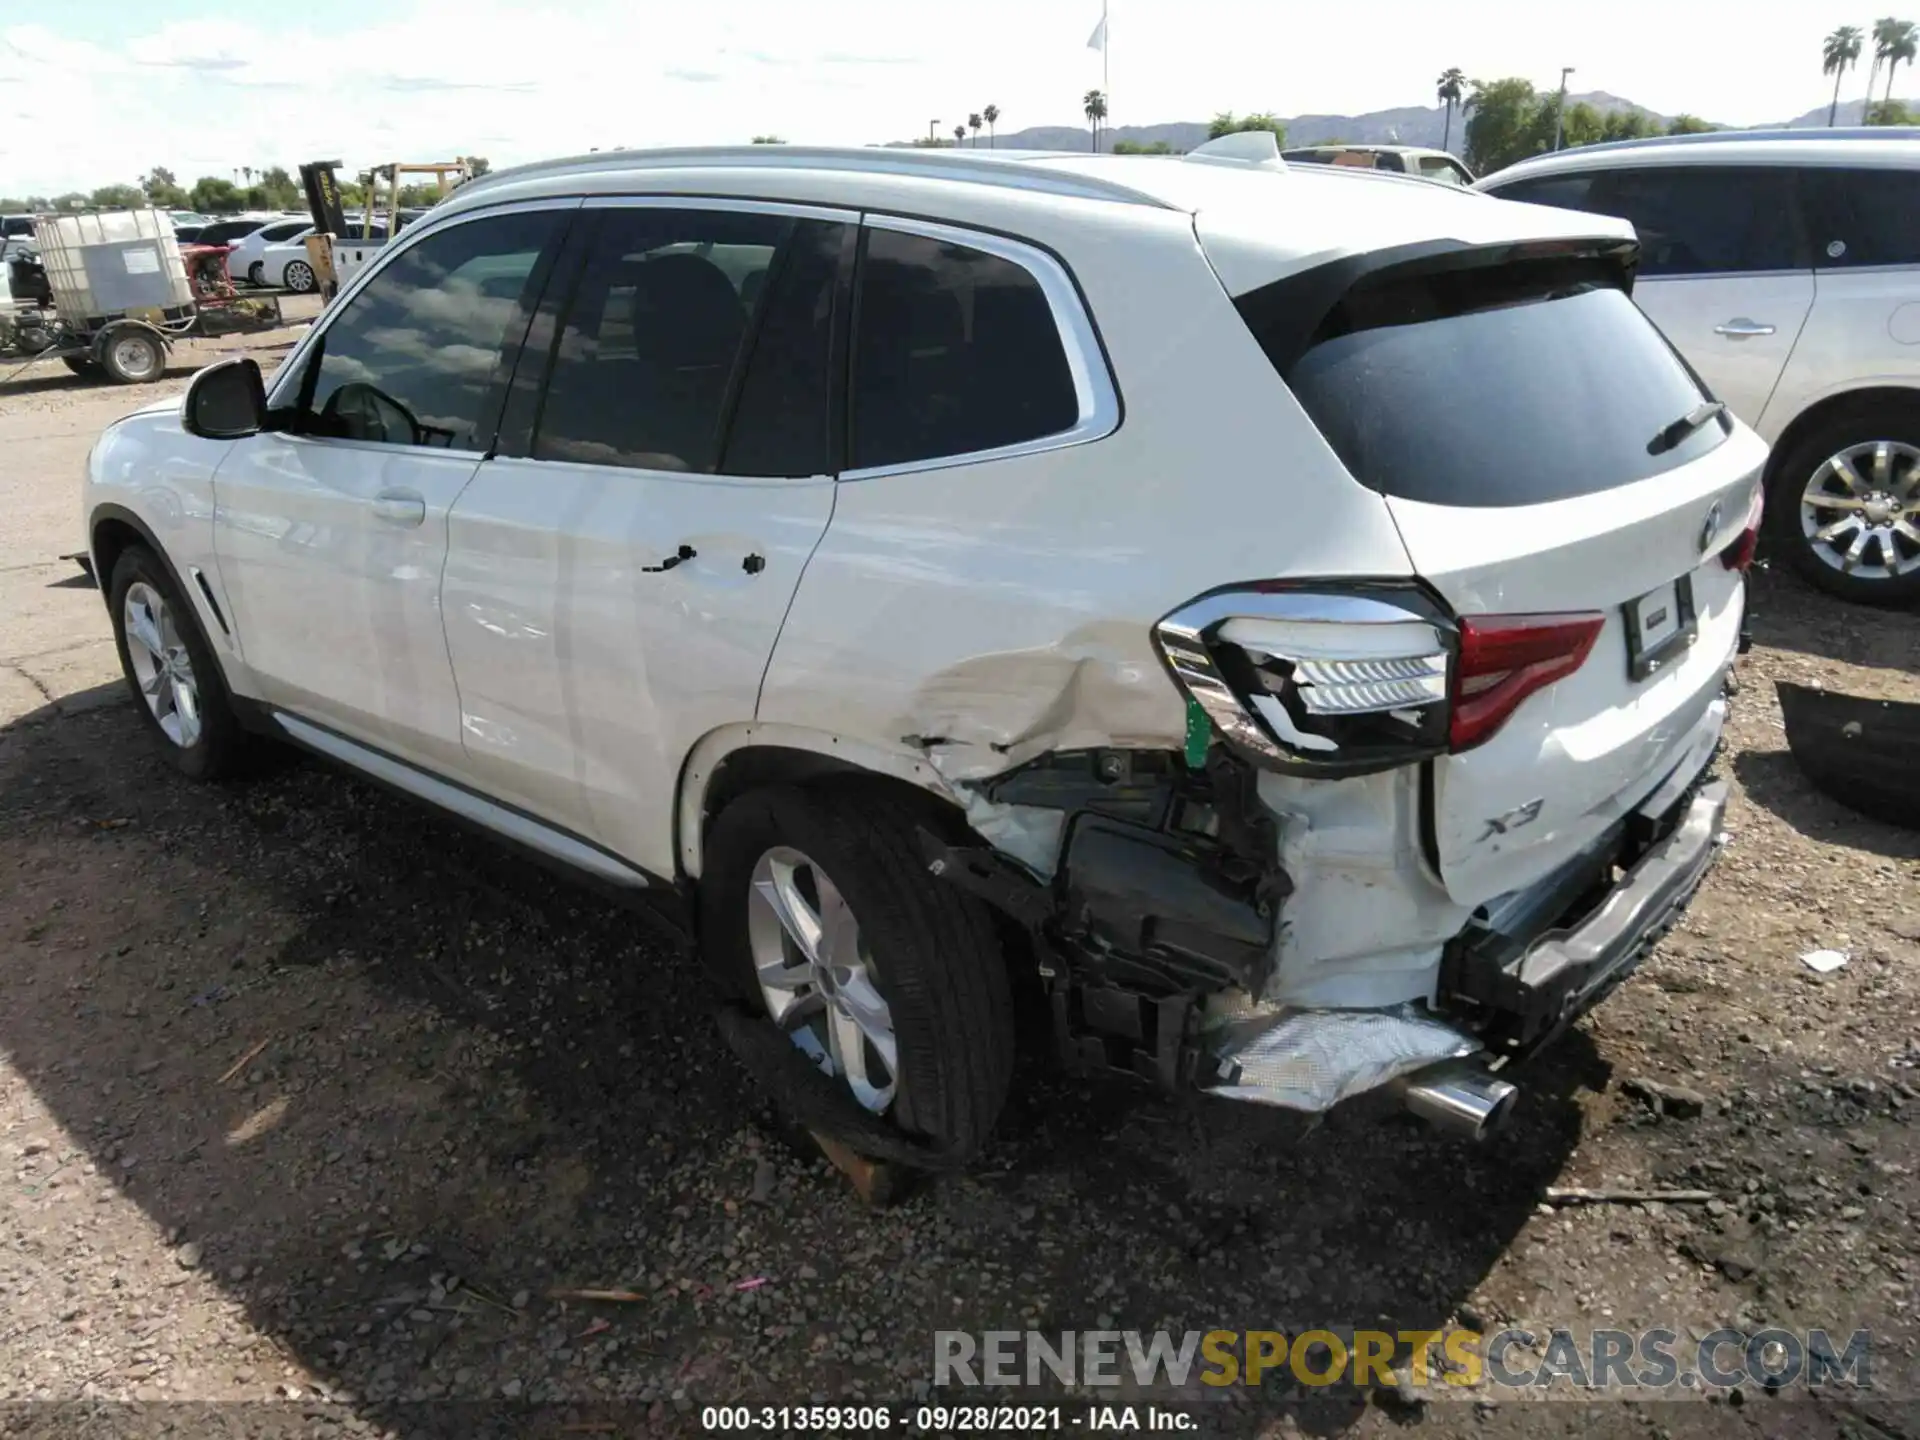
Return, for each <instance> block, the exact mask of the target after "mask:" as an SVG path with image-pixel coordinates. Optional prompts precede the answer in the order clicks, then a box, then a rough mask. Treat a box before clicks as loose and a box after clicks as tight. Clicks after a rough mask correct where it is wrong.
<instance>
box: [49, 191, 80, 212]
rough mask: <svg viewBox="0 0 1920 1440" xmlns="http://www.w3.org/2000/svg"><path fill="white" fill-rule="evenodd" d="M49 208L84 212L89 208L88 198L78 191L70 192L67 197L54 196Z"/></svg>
mask: <svg viewBox="0 0 1920 1440" xmlns="http://www.w3.org/2000/svg"><path fill="white" fill-rule="evenodd" d="M49 208H50V209H54V210H84V209H86V208H87V197H86V196H84V195H82V194H81V193H80V192H79V191H78V190H69V191H68V192H67V193H66V194H65V195H56V196H54V197H53V201H52V203H51V205H50V206H49Z"/></svg>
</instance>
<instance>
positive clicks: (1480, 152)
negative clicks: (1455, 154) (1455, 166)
mask: <svg viewBox="0 0 1920 1440" xmlns="http://www.w3.org/2000/svg"><path fill="white" fill-rule="evenodd" d="M1472 87H1473V88H1472V90H1471V91H1470V93H1469V94H1468V96H1467V99H1466V103H1465V105H1464V107H1463V108H1464V109H1465V110H1466V112H1467V164H1468V165H1470V166H1472V167H1473V170H1474V172H1475V173H1476V174H1479V175H1491V174H1492V173H1493V172H1494V171H1496V170H1504V169H1506V167H1507V166H1509V165H1512V164H1514V163H1516V162H1518V161H1521V160H1524V159H1526V158H1527V157H1528V156H1529V155H1538V154H1540V153H1541V152H1542V151H1543V150H1546V149H1547V148H1548V147H1549V146H1551V145H1552V144H1553V105H1552V102H1551V101H1549V102H1548V103H1546V104H1544V105H1543V104H1542V103H1541V99H1540V95H1539V93H1538V92H1537V91H1535V89H1534V88H1533V82H1532V81H1530V80H1522V79H1520V78H1519V77H1518V76H1509V77H1508V78H1507V79H1505V80H1475V81H1473V82H1472ZM1543 114H1544V115H1545V116H1546V132H1547V133H1546V140H1545V143H1544V144H1543V143H1539V131H1540V120H1541V116H1542V115H1543Z"/></svg>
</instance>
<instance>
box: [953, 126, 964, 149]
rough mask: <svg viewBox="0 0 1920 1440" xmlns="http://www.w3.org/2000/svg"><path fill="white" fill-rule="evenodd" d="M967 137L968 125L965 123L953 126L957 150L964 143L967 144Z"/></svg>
mask: <svg viewBox="0 0 1920 1440" xmlns="http://www.w3.org/2000/svg"><path fill="white" fill-rule="evenodd" d="M966 139H967V127H966V126H964V125H956V126H954V127H953V145H954V148H955V149H956V150H957V149H959V148H960V146H961V145H963V144H965V143H966Z"/></svg>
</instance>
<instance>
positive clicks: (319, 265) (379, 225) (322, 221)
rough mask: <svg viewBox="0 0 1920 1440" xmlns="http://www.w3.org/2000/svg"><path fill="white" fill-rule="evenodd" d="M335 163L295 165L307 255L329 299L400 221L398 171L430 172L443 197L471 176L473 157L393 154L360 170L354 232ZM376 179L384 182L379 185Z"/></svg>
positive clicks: (405, 173)
mask: <svg viewBox="0 0 1920 1440" xmlns="http://www.w3.org/2000/svg"><path fill="white" fill-rule="evenodd" d="M339 169H340V162H339V161H338V160H315V161H312V162H310V163H308V164H306V165H302V166H301V167H300V183H301V184H302V186H303V187H305V189H306V192H307V209H308V210H309V211H310V212H311V213H312V215H313V234H311V235H309V236H308V237H307V242H306V243H307V259H308V260H309V261H310V262H311V263H312V265H313V277H314V280H315V281H316V282H317V283H318V285H319V287H320V293H321V295H323V296H324V297H326V298H327V299H329V300H331V299H332V298H333V297H334V296H335V295H336V294H338V293H339V291H340V287H341V286H342V285H344V284H346V283H347V282H348V281H349V280H351V279H352V278H353V277H354V276H355V275H356V274H358V273H359V271H360V267H361V266H363V265H365V264H366V263H367V261H369V260H371V259H372V258H373V257H374V256H375V255H376V254H378V253H379V250H380V247H381V246H382V245H384V244H385V243H386V242H387V241H388V240H389V239H391V238H392V237H393V236H395V235H397V234H399V233H400V227H401V226H402V225H403V224H405V223H406V222H405V220H404V219H403V217H402V216H401V213H400V190H401V186H402V185H403V184H405V183H406V182H405V179H404V177H406V176H410V175H418V176H425V175H431V176H433V181H434V187H435V189H437V190H438V191H439V192H440V195H441V196H442V197H443V198H444V197H445V195H446V194H447V192H448V191H449V190H451V189H453V188H454V187H455V186H459V185H464V184H466V183H467V181H469V180H471V179H472V178H473V163H472V162H471V161H469V160H468V159H467V158H466V157H465V156H457V157H455V158H454V159H452V160H426V161H410V160H396V161H394V162H393V163H391V164H388V165H376V166H374V168H373V169H371V170H366V171H362V172H361V175H360V187H361V190H362V191H363V192H364V194H365V196H366V202H365V204H363V205H362V206H361V209H360V220H359V224H358V227H357V228H358V229H359V231H360V233H359V234H358V235H357V236H356V235H355V234H353V230H354V229H355V228H356V227H355V226H354V225H352V224H351V223H350V222H349V221H348V220H347V218H346V214H345V211H344V208H343V207H342V205H341V201H340V182H339V179H338V173H337V172H338V171H339ZM449 177H451V178H449ZM382 182H385V189H384V191H383V190H382V188H381V186H382ZM383 201H384V205H385V216H384V219H383V218H382V215H381V206H382V203H383Z"/></svg>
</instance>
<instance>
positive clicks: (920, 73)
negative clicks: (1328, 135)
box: [0, 0, 1905, 195]
mask: <svg viewBox="0 0 1920 1440" xmlns="http://www.w3.org/2000/svg"><path fill="white" fill-rule="evenodd" d="M1824 3H1825V0H1823V4H1822V5H1814V4H1808V3H1807V0H1797V3H1785V0H1665V3H1650V0H1613V3H1610V4H1603V5H1596V4H1591V3H1583V4H1567V3H1562V0H1533V3H1531V4H1523V3H1522V0H1506V3H1494V0H1444V3H1437V4H1436V3H1432V0H1357V3H1340V4H1329V3H1325V0H1318V3H1309V0H1111V17H1112V18H1111V38H1112V45H1111V51H1110V54H1109V57H1108V58H1109V60H1110V63H1111V67H1112V75H1111V91H1112V123H1115V124H1129V123H1137V124H1145V123H1153V122H1158V121H1168V120H1192V119H1203V118H1205V117H1206V116H1208V115H1210V114H1211V113H1213V112H1214V111H1216V110H1221V109H1235V110H1266V109H1270V110H1274V111H1277V112H1279V113H1280V114H1283V115H1295V114H1303V113H1309V112H1333V113H1357V112H1360V111H1366V110H1376V109H1383V108H1386V107H1388V106H1394V105H1409V104H1422V103H1426V104H1431V103H1432V96H1433V83H1434V77H1435V76H1436V75H1437V74H1438V73H1439V72H1440V71H1441V70H1442V69H1443V68H1445V67H1446V66H1448V65H1458V66H1460V67H1461V68H1462V69H1463V70H1465V71H1466V72H1467V73H1468V74H1469V75H1472V76H1480V77H1487V78H1491V77H1496V76H1500V75H1525V76H1527V77H1529V78H1531V79H1533V80H1534V81H1535V83H1536V84H1539V85H1541V86H1543V87H1550V86H1552V85H1553V84H1554V83H1556V81H1557V79H1558V75H1559V67H1560V66H1562V65H1574V66H1577V67H1578V69H1577V73H1576V75H1575V77H1574V81H1573V86H1574V88H1575V89H1599V90H1607V91H1611V92H1612V93H1614V94H1617V95H1623V96H1626V97H1628V98H1630V99H1633V100H1635V101H1638V102H1640V103H1641V104H1644V105H1647V106H1650V107H1652V108H1654V109H1656V110H1660V111H1663V112H1667V113H1672V112H1677V111H1681V110H1687V111H1692V112H1694V113H1697V114H1701V115H1705V116H1707V117H1709V118H1712V119H1715V120H1721V121H1726V122H1730V123H1741V122H1758V121H1767V120H1780V119H1785V118H1788V117H1790V116H1793V115H1797V114H1800V113H1802V112H1804V111H1806V110H1809V109H1811V108H1812V107H1813V106H1815V105H1816V104H1820V103H1822V102H1823V101H1824V100H1825V98H1826V95H1827V92H1828V86H1827V83H1826V82H1825V81H1824V80H1823V78H1822V77H1821V74H1820V55H1819V52H1820V38H1821V36H1822V35H1824V34H1825V33H1826V32H1827V31H1828V30H1830V29H1832V28H1833V27H1834V26H1835V25H1839V24H1846V23H1853V24H1859V25H1862V26H1865V25H1867V24H1869V23H1870V18H1871V17H1868V16H1865V15H1847V14H1844V13H1828V11H1827V10H1826V9H1825V8H1824ZM355 15H364V16H365V17H366V18H365V21H364V22H363V23H360V24H358V25H350V24H347V23H344V21H345V19H346V17H351V16H355ZM1099 18H1100V3H1099V0H964V3H957V4H943V5H935V4H928V3H924V0H780V3H774V0H561V3H559V4H556V5H552V6H540V7H537V10H536V7H535V6H534V5H533V4H532V3H531V0H523V3H521V4H506V3H501V0H324V3H289V0H163V3H161V4H154V3H152V0H140V3H134V0H0V194H16V195H17V194H23V193H29V192H31V193H41V194H44V193H54V192H58V191H64V190H69V189H76V188H91V187H92V186H95V185H99V184H104V183H107V182H109V181H119V180H133V179H135V178H137V177H138V176H139V175H141V174H143V173H144V172H146V171H147V170H148V169H150V168H151V167H153V166H154V165H165V166H167V167H168V168H170V169H171V170H173V171H174V172H175V174H176V175H177V176H178V177H179V178H180V180H181V181H182V182H183V183H187V184H191V183H192V181H193V179H194V178H195V177H196V176H199V175H204V174H214V175H222V176H230V175H231V172H232V171H233V169H234V168H235V167H236V166H241V165H251V166H253V167H255V168H256V169H258V168H263V167H265V166H267V165H273V164H282V165H286V166H288V168H289V169H291V168H292V167H293V166H294V165H295V164H296V163H297V162H299V161H300V160H303V159H339V160H342V161H344V162H345V163H346V165H348V166H349V167H352V168H354V169H358V168H360V167H363V166H366V165H370V164H374V163H377V162H380V161H385V160H393V159H410V160H411V159H420V160H425V159H434V158H441V157H443V156H452V155H455V154H480V155H486V156H487V157H488V158H489V159H491V160H492V161H493V162H494V164H495V165H496V166H500V165H504V164H511V163H514V162H517V161H522V160H529V159H537V158H539V157H541V156H547V155H555V154H567V153H573V152H576V151H580V150H585V149H588V148H590V147H592V146H596V145H598V146H603V147H604V146H612V145H628V146H642V145H665V144H687V143H710V142H740V141H745V140H747V139H749V138H751V137H752V136H753V135H754V134H755V133H759V132H774V133H777V134H780V135H783V136H785V137H787V138H788V139H791V140H796V141H815V142H820V143H834V144H839V143H850V144H863V143H867V142H870V141H882V140H890V139H902V138H906V137H909V136H911V135H914V134H924V133H925V132H926V129H927V124H928V121H929V120H933V119H938V120H941V121H943V122H944V123H945V125H946V126H947V127H948V128H949V129H950V128H951V127H952V126H953V125H954V124H955V123H957V122H958V121H961V120H964V119H965V118H966V112H967V111H968V110H971V109H978V108H980V107H981V106H983V105H985V104H987V103H988V102H990V101H991V102H993V103H995V104H997V105H998V106H999V107H1000V109H1001V112H1002V117H1003V118H1002V120H1001V128H1002V129H1018V128H1020V127H1022V126H1026V125H1036V124H1067V123H1076V122H1077V121H1078V119H1079V109H1078V97H1079V96H1080V95H1081V94H1082V93H1083V92H1084V91H1085V90H1086V89H1088V88H1089V87H1091V86H1095V85H1098V84H1099V83H1100V60H1101V57H1100V56H1099V55H1098V54H1097V53H1095V52H1093V51H1091V50H1089V49H1088V48H1087V38H1088V35H1089V32H1090V31H1091V30H1092V29H1093V27H1094V25H1095V24H1096V23H1097V22H1098V21H1099ZM1902 82H1903V88H1905V87H1904V82H1905V76H1904V75H1903V77H1902ZM1864 83H1865V79H1864V76H1861V77H1859V79H1858V81H1855V80H1854V79H1852V78H1850V79H1849V82H1848V86H1847V90H1848V93H1849V94H1851V93H1853V92H1854V91H1855V90H1857V89H1860V88H1864Z"/></svg>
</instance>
